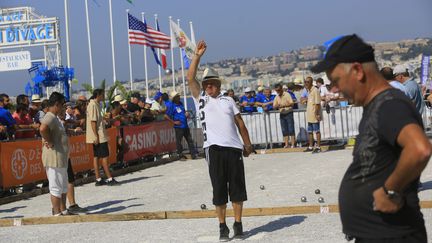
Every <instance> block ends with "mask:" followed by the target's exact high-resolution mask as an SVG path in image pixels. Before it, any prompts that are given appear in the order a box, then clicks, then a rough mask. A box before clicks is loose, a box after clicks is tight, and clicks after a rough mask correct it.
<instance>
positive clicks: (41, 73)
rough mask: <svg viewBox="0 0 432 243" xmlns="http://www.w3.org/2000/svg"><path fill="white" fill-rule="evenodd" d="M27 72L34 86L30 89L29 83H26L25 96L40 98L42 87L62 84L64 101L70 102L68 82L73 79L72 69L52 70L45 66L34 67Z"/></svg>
mask: <svg viewBox="0 0 432 243" xmlns="http://www.w3.org/2000/svg"><path fill="white" fill-rule="evenodd" d="M28 71H29V74H30V76H32V81H33V84H34V85H33V87H32V86H31V84H30V82H28V83H27V85H26V87H25V92H26V94H27V95H32V94H39V95H40V96H41V97H42V96H43V88H44V87H53V86H55V85H57V84H58V83H62V84H63V88H64V95H65V97H66V101H69V100H70V87H69V80H72V79H73V78H74V77H75V70H74V68H71V67H63V66H58V67H52V68H48V67H46V66H34V67H32V68H30V69H29V70H28Z"/></svg>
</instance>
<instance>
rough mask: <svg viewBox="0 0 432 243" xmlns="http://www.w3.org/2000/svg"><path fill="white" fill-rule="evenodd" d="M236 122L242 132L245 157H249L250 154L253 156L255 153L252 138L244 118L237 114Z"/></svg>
mask: <svg viewBox="0 0 432 243" xmlns="http://www.w3.org/2000/svg"><path fill="white" fill-rule="evenodd" d="M234 121H235V124H236V126H237V128H238V130H239V132H240V136H241V137H242V140H243V143H244V150H243V155H244V156H245V157H248V156H249V154H251V153H252V151H253V148H252V143H251V141H250V137H249V132H248V130H247V128H246V125H245V124H244V121H243V118H242V117H241V115H240V114H237V115H235V116H234Z"/></svg>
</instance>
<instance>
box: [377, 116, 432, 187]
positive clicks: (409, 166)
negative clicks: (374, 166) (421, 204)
mask: <svg viewBox="0 0 432 243" xmlns="http://www.w3.org/2000/svg"><path fill="white" fill-rule="evenodd" d="M397 143H398V144H399V146H401V147H402V152H401V154H400V157H399V161H398V164H397V166H396V168H395V170H394V171H393V173H392V174H391V175H390V176H389V177H388V178H387V181H386V182H385V186H386V187H387V188H388V189H389V190H395V191H399V192H402V191H403V190H404V189H405V188H406V187H407V186H408V184H409V183H411V182H412V181H413V180H414V179H416V178H418V177H419V176H420V174H421V172H422V171H423V170H424V168H425V167H426V165H427V163H428V162H429V158H430V156H431V153H432V147H431V143H430V142H429V140H428V138H427V137H426V135H425V134H424V131H423V129H422V128H421V127H420V126H419V125H417V124H409V125H407V126H405V127H404V128H402V130H401V132H400V133H399V136H398V137H397Z"/></svg>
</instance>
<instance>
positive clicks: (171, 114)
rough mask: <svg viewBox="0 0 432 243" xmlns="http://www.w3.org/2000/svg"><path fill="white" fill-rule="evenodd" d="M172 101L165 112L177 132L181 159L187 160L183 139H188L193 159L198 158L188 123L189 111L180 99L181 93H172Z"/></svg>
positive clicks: (178, 150)
mask: <svg viewBox="0 0 432 243" xmlns="http://www.w3.org/2000/svg"><path fill="white" fill-rule="evenodd" d="M170 96H171V99H172V100H171V102H170V105H169V107H168V109H167V112H166V114H165V118H166V119H167V120H168V121H170V122H171V123H172V124H173V125H174V130H175V134H176V144H177V154H178V156H179V157H180V160H185V159H186V156H185V155H184V154H183V146H182V139H183V137H184V138H185V139H186V142H187V144H188V147H189V151H190V154H191V156H192V159H197V158H198V156H197V152H196V150H195V147H194V145H193V140H192V135H191V132H190V129H189V126H188V123H187V118H188V116H189V113H187V112H186V110H185V107H184V105H183V103H182V102H181V101H180V94H179V93H177V92H176V91H172V92H171V93H170Z"/></svg>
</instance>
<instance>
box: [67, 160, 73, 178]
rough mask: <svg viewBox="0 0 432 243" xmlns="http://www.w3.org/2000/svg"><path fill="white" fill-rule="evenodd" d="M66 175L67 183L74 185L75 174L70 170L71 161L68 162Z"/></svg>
mask: <svg viewBox="0 0 432 243" xmlns="http://www.w3.org/2000/svg"><path fill="white" fill-rule="evenodd" d="M67 175H68V182H69V183H74V182H75V174H74V172H73V169H72V163H71V160H70V159H69V160H68V168H67Z"/></svg>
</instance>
